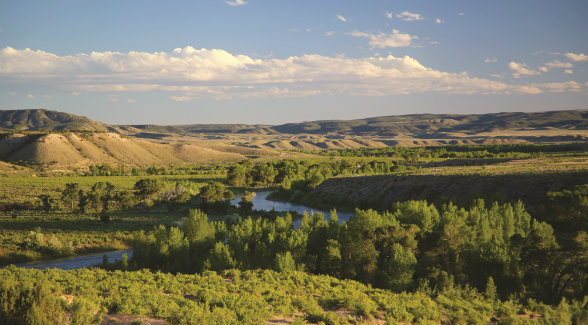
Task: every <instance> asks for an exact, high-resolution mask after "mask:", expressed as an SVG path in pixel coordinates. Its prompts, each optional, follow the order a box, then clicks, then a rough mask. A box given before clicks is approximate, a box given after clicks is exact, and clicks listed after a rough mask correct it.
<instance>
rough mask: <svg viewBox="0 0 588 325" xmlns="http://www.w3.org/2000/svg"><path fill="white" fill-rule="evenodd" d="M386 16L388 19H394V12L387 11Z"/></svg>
mask: <svg viewBox="0 0 588 325" xmlns="http://www.w3.org/2000/svg"><path fill="white" fill-rule="evenodd" d="M386 18H388V19H394V14H393V13H391V12H387V13H386Z"/></svg>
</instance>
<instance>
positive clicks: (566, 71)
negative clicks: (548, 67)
mask: <svg viewBox="0 0 588 325" xmlns="http://www.w3.org/2000/svg"><path fill="white" fill-rule="evenodd" d="M564 72H565V73H566V74H573V73H574V70H572V69H565V70H564Z"/></svg>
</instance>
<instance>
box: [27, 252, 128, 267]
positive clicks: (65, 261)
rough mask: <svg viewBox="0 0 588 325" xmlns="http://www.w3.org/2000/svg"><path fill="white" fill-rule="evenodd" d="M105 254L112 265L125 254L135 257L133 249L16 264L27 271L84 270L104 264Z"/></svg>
mask: <svg viewBox="0 0 588 325" xmlns="http://www.w3.org/2000/svg"><path fill="white" fill-rule="evenodd" d="M104 254H106V256H107V257H108V262H110V263H112V262H114V261H115V260H121V259H122V256H123V254H127V256H128V257H129V258H131V257H132V256H133V250H132V249H125V250H120V251H111V252H106V253H96V254H90V255H81V256H74V257H67V258H59V259H55V260H50V261H37V262H29V263H22V264H16V266H17V267H22V268H25V269H39V270H44V269H62V270H75V269H82V268H85V267H91V266H94V265H98V264H102V259H103V256H104Z"/></svg>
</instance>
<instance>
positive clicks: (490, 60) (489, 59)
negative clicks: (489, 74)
mask: <svg viewBox="0 0 588 325" xmlns="http://www.w3.org/2000/svg"><path fill="white" fill-rule="evenodd" d="M484 62H485V63H496V62H498V59H497V58H494V57H492V58H485V59H484Z"/></svg>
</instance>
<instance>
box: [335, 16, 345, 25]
mask: <svg viewBox="0 0 588 325" xmlns="http://www.w3.org/2000/svg"><path fill="white" fill-rule="evenodd" d="M336 17H337V19H339V20H340V21H342V22H344V23H346V22H347V18H345V17H343V16H341V15H337V16H336Z"/></svg>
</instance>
